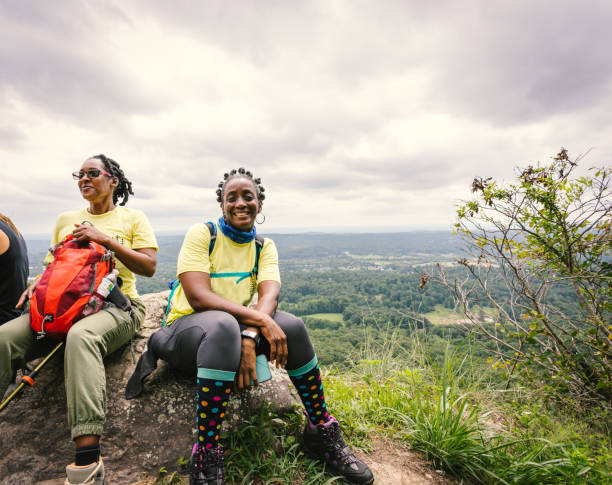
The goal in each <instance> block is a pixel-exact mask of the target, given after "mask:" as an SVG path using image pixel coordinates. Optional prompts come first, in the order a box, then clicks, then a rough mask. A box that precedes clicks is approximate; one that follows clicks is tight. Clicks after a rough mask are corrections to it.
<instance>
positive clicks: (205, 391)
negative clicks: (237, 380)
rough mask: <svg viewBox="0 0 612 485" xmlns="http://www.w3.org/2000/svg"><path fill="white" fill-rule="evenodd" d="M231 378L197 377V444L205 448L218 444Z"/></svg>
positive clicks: (230, 388)
mask: <svg viewBox="0 0 612 485" xmlns="http://www.w3.org/2000/svg"><path fill="white" fill-rule="evenodd" d="M232 386H233V380H232V381H224V380H220V379H208V378H205V377H198V392H197V396H198V419H197V423H198V442H197V443H198V445H199V446H204V447H206V448H217V447H218V446H219V433H220V432H221V424H223V419H224V418H225V410H226V406H227V403H228V401H229V397H230V393H231V392H232Z"/></svg>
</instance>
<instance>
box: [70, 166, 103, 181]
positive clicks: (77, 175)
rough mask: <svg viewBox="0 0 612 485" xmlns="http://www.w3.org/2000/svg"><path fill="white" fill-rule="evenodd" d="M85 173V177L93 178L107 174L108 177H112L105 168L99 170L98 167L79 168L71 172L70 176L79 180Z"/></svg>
mask: <svg viewBox="0 0 612 485" xmlns="http://www.w3.org/2000/svg"><path fill="white" fill-rule="evenodd" d="M85 175H87V178H90V179H95V178H97V177H99V176H100V175H107V176H108V177H112V175H111V174H110V173H108V172H106V171H105V170H100V169H98V168H90V169H89V170H79V171H78V172H72V178H73V179H74V180H81V179H82V178H83V177H85Z"/></svg>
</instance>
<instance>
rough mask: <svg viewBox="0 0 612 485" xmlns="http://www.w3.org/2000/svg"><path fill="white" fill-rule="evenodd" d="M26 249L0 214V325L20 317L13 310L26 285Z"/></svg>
mask: <svg viewBox="0 0 612 485" xmlns="http://www.w3.org/2000/svg"><path fill="white" fill-rule="evenodd" d="M28 272H29V266H28V249H27V247H26V243H25V241H24V240H23V237H21V234H20V233H19V231H18V230H17V228H16V227H15V224H13V221H11V220H10V219H9V218H8V217H6V216H5V215H4V214H0V325H2V324H3V323H5V322H8V321H9V320H12V319H13V318H17V317H18V316H19V315H21V310H20V309H18V308H15V305H16V304H17V302H18V301H19V296H20V295H21V294H22V293H23V291H24V290H25V288H26V286H27V284H28Z"/></svg>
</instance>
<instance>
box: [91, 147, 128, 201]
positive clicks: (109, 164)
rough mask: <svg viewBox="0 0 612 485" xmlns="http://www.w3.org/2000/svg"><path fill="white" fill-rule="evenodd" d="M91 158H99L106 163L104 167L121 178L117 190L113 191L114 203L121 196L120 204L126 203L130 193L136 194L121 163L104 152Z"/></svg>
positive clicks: (114, 175)
mask: <svg viewBox="0 0 612 485" xmlns="http://www.w3.org/2000/svg"><path fill="white" fill-rule="evenodd" d="M91 158H97V159H98V160H101V161H102V163H103V164H104V167H105V168H106V171H107V172H108V173H110V174H111V175H112V176H113V177H117V179H118V180H119V184H118V185H117V187H115V190H114V191H113V204H117V201H118V200H119V198H121V203H120V204H119V205H125V204H126V203H127V201H128V199H129V198H130V195H134V192H133V191H132V182H130V181H129V180H128V179H127V178H126V176H125V174H124V173H123V170H121V167H120V166H119V164H118V163H117V162H115V161H114V160H113V159H112V158H108V157H107V156H106V155H103V154H100V155H95V156H93V157H91Z"/></svg>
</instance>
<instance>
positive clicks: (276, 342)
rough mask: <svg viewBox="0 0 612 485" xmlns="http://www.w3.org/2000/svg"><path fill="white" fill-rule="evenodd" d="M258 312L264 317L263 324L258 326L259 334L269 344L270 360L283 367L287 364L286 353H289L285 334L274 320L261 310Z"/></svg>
mask: <svg viewBox="0 0 612 485" xmlns="http://www.w3.org/2000/svg"><path fill="white" fill-rule="evenodd" d="M255 311H257V310H255ZM258 313H261V315H263V316H264V317H265V318H264V321H263V325H261V326H259V328H260V330H261V334H262V335H263V336H264V338H265V339H266V340H267V341H268V343H269V344H270V362H276V367H277V368H278V367H282V368H283V369H284V368H285V366H286V365H287V355H288V354H289V349H288V348H287V336H286V335H285V332H283V330H282V329H281V328H280V327H279V326H278V325H277V324H276V322H275V321H274V320H272V317H270V316H269V315H267V314H265V313H262V312H258Z"/></svg>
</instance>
